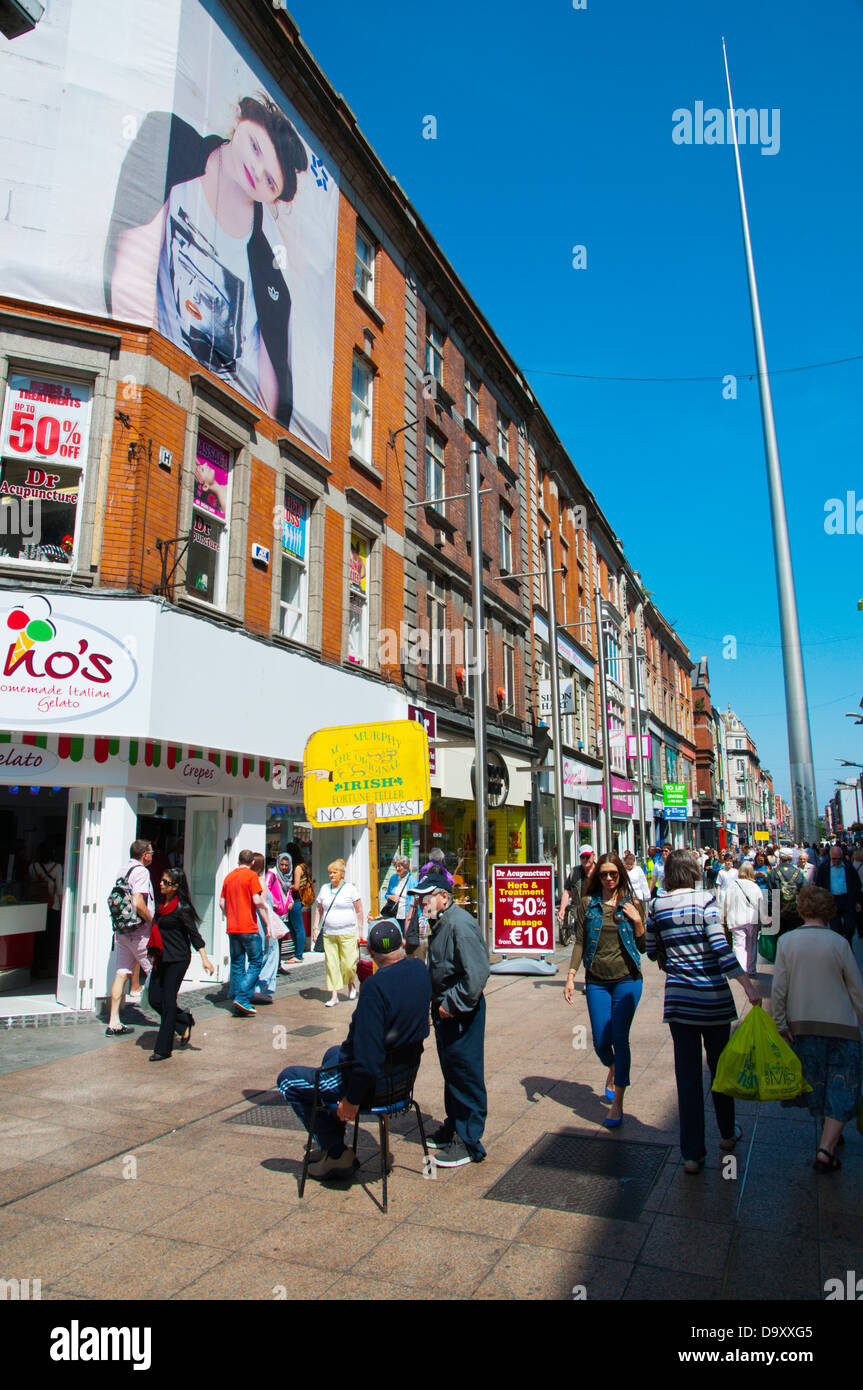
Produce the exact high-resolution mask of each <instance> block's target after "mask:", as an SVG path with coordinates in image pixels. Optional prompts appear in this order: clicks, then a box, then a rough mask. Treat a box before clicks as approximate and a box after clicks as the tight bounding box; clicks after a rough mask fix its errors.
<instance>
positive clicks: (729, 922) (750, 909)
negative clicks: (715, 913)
mask: <svg viewBox="0 0 863 1390" xmlns="http://www.w3.org/2000/svg"><path fill="white" fill-rule="evenodd" d="M763 903H764V899H763V897H762V896H761V889H760V888H759V887H758V884H757V883H756V882H755V872H754V870H753V868H752V865H751V864H741V866H740V870H739V872H738V875H737V877H736V878H733V879H731V881H730V882H729V883H728V885H727V887H726V889H725V894H724V896H723V902H722V916H723V921H724V923H725V926H726V927H727V928H728V930H729V932H730V933H731V949H732V951H733V952H734V954H735V956H736V957H737V959H738V960H739V961H740V964H741V966H742V967H743V969H744V970H745V971H746V973H747V975H753V976H754V975H755V974H756V973H757V971H756V969H755V966H756V961H757V958H758V932H759V930H760V917H761V915H762V913H763Z"/></svg>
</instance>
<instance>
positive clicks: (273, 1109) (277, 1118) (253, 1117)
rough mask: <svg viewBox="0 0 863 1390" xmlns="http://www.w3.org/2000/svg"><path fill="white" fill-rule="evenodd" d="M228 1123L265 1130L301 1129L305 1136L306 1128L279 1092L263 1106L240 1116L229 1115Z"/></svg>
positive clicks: (243, 1111) (254, 1107) (255, 1106)
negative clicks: (257, 1126) (258, 1126)
mask: <svg viewBox="0 0 863 1390" xmlns="http://www.w3.org/2000/svg"><path fill="white" fill-rule="evenodd" d="M227 1123H228V1124H229V1125H260V1126H261V1127H262V1128H263V1129H299V1130H302V1131H303V1133H304V1134H305V1127H304V1126H303V1125H301V1124H300V1122H299V1120H298V1119H297V1117H296V1115H295V1114H294V1112H293V1110H292V1109H291V1107H290V1106H289V1105H286V1104H285V1101H284V1098H283V1097H282V1095H281V1093H280V1092H279V1091H276V1092H275V1093H274V1095H273V1098H272V1099H271V1100H265V1101H264V1102H263V1103H262V1104H261V1105H253V1106H252V1107H251V1109H250V1110H241V1111H240V1113H239V1115H229V1116H228V1120H227Z"/></svg>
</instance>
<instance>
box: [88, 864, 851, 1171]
mask: <svg viewBox="0 0 863 1390" xmlns="http://www.w3.org/2000/svg"><path fill="white" fill-rule="evenodd" d="M151 862H152V846H151V845H150V844H149V842H147V841H135V842H134V843H133V844H132V846H131V847H130V859H129V862H128V864H126V865H125V866H123V871H122V873H121V875H120V877H119V878H118V880H117V885H116V887H115V895H116V902H115V904H114V906H112V909H111V910H112V916H114V919H115V924H116V923H119V922H121V920H122V922H123V923H124V925H123V926H122V928H120V927H117V926H116V925H115V931H116V932H117V935H116V937H115V940H116V944H117V971H116V976H115V980H114V986H113V988H112V995H111V1016H110V1019H109V1024H108V1028H107V1030H106V1031H107V1032H108V1033H109V1034H110V1035H112V1036H117V1035H121V1034H124V1033H128V1032H130V1031H131V1030H130V1029H129V1028H127V1027H125V1026H124V1025H123V1024H122V1023H121V1021H120V1017H119V1010H120V1006H121V1004H122V998H123V992H124V989H125V985H126V983H127V981H128V980H129V978H130V977H131V975H132V972H133V970H134V969H135V968H136V967H137V968H140V969H141V970H142V971H144V972H145V973H146V975H147V979H148V988H149V998H150V1003H151V1004H152V1006H153V1007H154V1009H155V1010H156V1012H157V1013H158V1014H159V1016H160V1028H159V1033H158V1037H157V1040H156V1044H155V1047H154V1051H153V1054H152V1057H151V1060H153V1061H163V1060H167V1059H168V1058H169V1057H170V1056H171V1055H172V1052H173V1047H174V1042H175V1039H177V1040H178V1045H179V1047H180V1048H184V1047H186V1046H188V1043H189V1039H190V1037H191V1033H192V1029H193V1027H194V1024H195V1020H194V1017H193V1016H192V1014H191V1013H189V1012H188V1011H187V1010H184V1009H182V1008H181V1007H180V1006H179V1004H178V991H179V988H180V984H181V982H182V980H183V977H184V975H185V974H186V972H187V970H188V967H189V964H190V961H191V954H192V951H193V950H197V951H198V952H199V953H200V955H201V960H202V964H203V968H204V969H205V970H206V971H207V972H208V973H210V974H212V973H213V965H212V963H211V962H210V960H209V958H208V956H207V951H206V946H205V943H204V940H203V938H202V936H201V933H200V931H199V927H198V923H199V918H198V914H197V912H196V910H195V906H194V904H193V903H192V901H191V898H190V895H189V890H188V884H187V883H186V879H185V875H184V874H183V871H182V869H179V868H167V869H166V870H165V872H164V873H163V874H162V875H161V877H160V883H159V889H160V894H161V897H162V899H163V901H162V903H161V905H160V906H159V907H158V908H157V907H156V906H155V903H154V895H153V893H152V889H151V887H150V872H149V865H150V863H151ZM327 875H328V880H329V881H328V883H325V884H323V885H322V887H321V888H320V890H319V891H317V890H316V889H315V886H314V882H313V880H312V877H311V872H310V868H309V866H308V865H307V864H306V862H305V860H304V857H303V853H302V849H301V847H300V846H299V845H296V844H291V845H290V846H289V848H288V849H287V850H286V851H283V852H282V853H281V854H280V855H279V856H278V857H277V858H275V859H274V860H272V861H271V864H270V867H269V869H268V870H267V869H266V866H265V861H264V858H263V856H262V855H260V854H256V853H254V852H253V851H251V850H241V851H240V853H239V855H238V863H237V867H236V868H235V869H234V870H232V871H231V872H230V873H229V874H228V875H227V877H226V878H225V881H224V883H223V885H222V889H221V894H220V899H219V902H220V907H221V911H222V913H223V914H224V917H225V919H226V920H225V925H226V931H227V935H228V941H229V948H230V962H231V970H230V983H229V989H228V996H229V998H230V999H231V1001H232V1002H233V1006H234V1011H235V1013H236V1014H237V1016H238V1017H243V1018H250V1017H253V1016H254V1014H255V1012H256V1004H260V1003H266V1002H271V1000H272V998H273V995H274V992H275V985H276V978H277V972H278V969H279V957H280V942H281V940H282V939H284V938H285V937H286V936H288V935H290V936H291V938H292V940H293V943H294V950H295V954H296V957H297V959H300V960H301V959H302V958H303V954H304V951H305V948H306V941H305V930H304V926H303V918H302V913H303V909H304V908H306V909H308V908H311V917H312V921H311V947H312V949H313V950H318V951H322V952H323V955H324V960H325V963H326V985H327V990H328V992H329V996H330V997H329V999H327V1001H326V1003H327V1006H328V1007H334V1006H335V1005H336V1004H338V1003H339V1002H340V997H341V996H340V991H343V990H344V991H346V992H347V999H348V1000H349V1001H356V1009H355V1010H354V1011H353V1012H352V1016H351V1022H350V1027H349V1030H348V1034H347V1037H346V1038H345V1041H344V1043H342V1044H341V1045H340V1047H338V1048H330V1049H329V1050H328V1052H327V1053H326V1054H325V1057H324V1060H323V1066H324V1067H326V1068H327V1069H328V1071H327V1080H326V1086H325V1088H324V1089H325V1093H326V1102H327V1103H326V1104H325V1105H324V1106H323V1108H322V1109H321V1110H319V1111H318V1112H317V1117H316V1120H315V1129H316V1132H315V1135H314V1140H315V1141H316V1142H317V1144H318V1149H317V1151H316V1152H315V1153H314V1154H313V1155H312V1158H311V1166H310V1168H309V1173H310V1174H311V1176H312V1177H319V1178H322V1177H334V1176H339V1175H346V1174H349V1173H350V1172H351V1171H352V1170H353V1168H354V1166H355V1164H356V1154H355V1153H354V1151H353V1149H352V1148H351V1147H350V1146H349V1145H348V1144H347V1142H346V1133H345V1126H346V1124H347V1123H349V1122H350V1121H351V1120H353V1119H355V1118H356V1115H357V1113H358V1110H359V1107H360V1106H361V1104H362V1102H363V1099H364V1097H366V1096H367V1095H368V1094H369V1092H370V1091H371V1090H374V1087H375V1085H376V1084H378V1083H379V1082H380V1080H381V1076H382V1074H383V1073H384V1071H385V1070H386V1069H389V1071H390V1072H392V1069H393V1068H395V1069H396V1071H397V1070H398V1068H399V1066H402V1067H404V1066H406V1065H407V1058H408V1055H409V1054H410V1056H412V1057H414V1058H415V1057H416V1048H417V1047H418V1046H421V1043H422V1041H423V1039H424V1038H425V1037H427V1035H428V1033H429V1030H430V1028H432V1029H433V1031H434V1037H435V1044H436V1050H437V1055H438V1061H439V1064H440V1068H441V1073H442V1076H443V1081H444V1099H443V1106H444V1118H443V1121H442V1123H441V1124H440V1126H439V1127H438V1129H437V1130H436V1131H434V1132H433V1133H432V1134H431V1135H430V1136H429V1139H428V1145H429V1147H430V1148H432V1149H434V1151H435V1158H436V1161H437V1163H438V1164H440V1165H441V1166H443V1167H447V1166H449V1167H460V1166H462V1165H464V1164H468V1163H470V1162H480V1161H482V1159H483V1158H484V1157H485V1147H484V1145H483V1142H482V1140H483V1133H484V1130H485V1124H486V1118H487V1095H486V1088H485V1063H484V1049H485V1016H486V1012H485V998H484V989H485V984H486V981H487V979H488V976H489V957H488V949H487V947H486V944H485V942H484V941H483V938H482V935H481V933H480V930H479V926H478V924H477V922H476V920H475V919H474V918H473V917H472V916H470V914H469V913H468V912H467V911H466V910H465V909H464V907H462V906H461V905H459V904H458V903H457V902H456V901H455V900H454V897H453V891H454V887H455V883H454V876H453V875H452V874H451V873H450V872H449V870H448V869H447V866H446V860H445V855H444V852H443V851H442V850H435V851H433V853H432V855H431V857H430V858H429V860H428V862H427V863H426V864H424V865H423V866H422V867H421V868H420V870H419V872H418V873H414V872H412V870H411V865H410V861H409V860H408V858H407V857H405V856H402V855H396V856H395V857H394V859H393V863H392V866H391V873H390V874H389V876H388V878H387V880H386V882H385V884H384V886H383V888H382V903H381V914H380V916H378V917H377V918H373V919H372V920H371V921H369V922H368V925H367V926H366V924H365V920H364V910H363V902H362V895H361V893H360V891H359V889H358V888H357V886H356V885H355V884H354V883H352V882H351V881H350V880H349V879H348V878H347V866H346V864H345V861H344V860H342V859H337V860H334V861H333V862H332V863H331V864H330V865H329V866H328V870H327ZM455 891H458V890H457V889H456V890H455ZM118 903H119V904H120V906H119V907H118V906H117V904H118ZM120 908H122V911H121V910H120ZM558 920H559V922H560V924H561V931H562V939H565V937H563V932H564V929H565V928H569V929H570V930H571V934H572V935H573V936H574V944H573V948H572V955H571V959H570V963H569V972H568V975H567V978H566V981H565V986H564V999H565V1001H566V1003H567V1004H568V1005H570V1006H572V1005H574V1004H575V1000H576V985H575V982H576V978H577V975H578V972H579V971H580V970H581V968H582V966H583V967H584V977H585V986H584V993H585V1001H586V1005H587V1013H588V1018H589V1021H590V1028H591V1034H592V1041H593V1048H594V1051H595V1053H596V1055H597V1057H598V1058H599V1060H600V1062H601V1063H602V1065H603V1066H604V1067H605V1068H606V1071H605V1075H604V1078H603V1082H602V1086H601V1090H602V1093H603V1095H604V1098H605V1100H606V1101H607V1102H608V1104H609V1110H608V1114H607V1116H606V1118H605V1121H604V1125H605V1127H606V1128H607V1129H617V1128H619V1127H620V1126H621V1125H622V1124H623V1122H624V1119H625V1114H624V1100H625V1096H626V1092H627V1089H628V1088H629V1086H630V1084H631V1068H632V1048H631V1043H630V1033H631V1029H632V1024H633V1020H634V1017H635V1013H636V1010H637V1008H638V1004H639V1001H640V998H641V994H642V989H643V979H642V960H643V958H644V957H645V956H646V958H647V959H648V960H651V961H655V962H656V963H657V964H658V965H659V967H660V969H661V970H662V971H663V972H664V974H665V991H664V1013H663V1018H664V1021H665V1022H666V1023H667V1024H668V1026H669V1030H670V1034H671V1040H672V1047H673V1056H674V1073H675V1081H676V1088H677V1100H678V1112H679V1126H680V1149H681V1154H682V1158H683V1165H684V1171H685V1172H686V1173H687V1174H697V1173H699V1172H700V1171H701V1169H702V1168H703V1166H704V1162H705V1158H706V1153H707V1142H708V1141H707V1135H706V1131H705V1118H704V1091H703V1084H704V1080H703V1071H704V1061H705V1060H706V1063H707V1070H708V1073H709V1076H710V1079H711V1081H712V1080H713V1078H714V1077H715V1075H716V1070H717V1066H718V1063H719V1059H720V1057H721V1054H722V1052H723V1049H724V1048H725V1047H726V1045H727V1043H728V1041H729V1038H730V1035H731V1030H732V1026H733V1024H734V1023H735V1021H736V1020H737V1004H736V1002H735V998H734V994H733V992H732V989H731V988H730V983H733V984H734V985H735V986H736V987H737V988H738V989H739V990H740V991H742V996H743V999H744V1000H745V1001H746V1002H748V1004H749V1005H751V1006H753V1007H760V1006H761V1004H762V995H761V988H760V985H761V984H763V982H764V981H763V979H762V980H759V975H758V964H757V962H758V955H759V953H760V954H761V955H762V957H763V958H764V959H766V960H767V961H768V962H770V963H773V962H774V961H775V971H774V975H773V992H772V1008H773V1014H774V1018H775V1021H776V1024H777V1027H778V1028H779V1030H780V1032H781V1033H782V1034H783V1035H784V1036H785V1037H786V1039H787V1040H788V1041H789V1042H790V1044H791V1046H792V1047H793V1049H794V1051H795V1052H796V1054H797V1056H798V1058H799V1059H800V1063H801V1067H802V1072H803V1076H804V1077H805V1079H806V1080H807V1082H808V1083H809V1085H810V1087H811V1090H809V1091H808V1092H807V1093H806V1094H805V1095H804V1096H801V1097H799V1098H797V1100H796V1101H795V1102H794V1103H797V1104H801V1105H806V1106H808V1108H809V1110H810V1112H811V1113H812V1114H813V1115H814V1116H815V1117H816V1119H818V1120H819V1121H820V1123H821V1129H820V1133H819V1143H818V1149H817V1153H816V1155H815V1166H816V1168H817V1170H818V1171H819V1172H822V1173H828V1172H833V1171H835V1170H836V1169H838V1168H839V1167H840V1166H841V1161H840V1159H839V1158H838V1156H837V1153H836V1149H837V1146H838V1145H839V1144H840V1143H841V1132H842V1127H843V1125H844V1124H846V1123H847V1122H848V1120H849V1119H852V1118H854V1117H855V1116H856V1114H857V1111H858V1109H859V1106H860V1099H861V1072H863V1067H861V1034H860V1027H861V1024H863V978H861V975H860V971H859V968H858V965H857V962H856V960H855V957H854V954H853V951H852V947H851V943H852V940H853V938H854V936H855V935H857V936H861V937H863V849H860V848H858V847H856V846H851V845H848V844H845V843H843V842H842V841H841V840H837V841H835V842H834V843H832V844H826V845H825V844H821V845H809V846H806V845H794V846H787V845H785V846H780V847H778V848H777V847H774V846H772V845H770V844H768V845H766V846H765V847H764V848H763V849H761V848H759V849H758V850H757V851H756V850H752V849H750V848H748V847H743V848H740V849H736V850H734V849H725V850H723V851H722V853H721V854H718V853H716V852H714V850H713V849H712V848H710V847H705V848H703V849H700V850H694V849H674V848H673V847H672V846H671V844H668V843H666V844H663V845H662V846H652V847H651V848H650V850H649V851H648V854H647V856H646V858H645V861H644V863H643V864H639V863H638V862H637V860H636V856H635V855H634V854H633V853H632V852H631V851H629V850H627V851H626V852H625V854H624V856H623V859H621V858H619V857H618V855H617V854H616V853H603V854H599V855H598V856H597V854H596V851H595V849H594V847H593V846H592V845H590V844H585V845H582V846H581V849H580V854H579V863H578V864H577V865H576V866H575V867H574V868H573V870H572V872H571V873H570V874H569V875H568V877H567V880H566V882H565V884H564V885H563V891H562V893H561V901H560V908H559V914H558ZM366 934H367V937H368V946H369V953H370V955H371V962H372V963H371V966H370V969H371V970H372V971H373V973H372V974H371V975H370V976H369V977H368V978H367V979H366V981H365V984H364V985H363V988H362V990H361V989H360V973H361V972H360V962H359V941H360V938H361V937H362V936H364V935H366ZM253 1001H254V1002H253ZM313 1078H314V1072H312V1071H310V1070H309V1069H308V1068H303V1067H296V1066H289V1067H287V1068H285V1069H284V1070H283V1072H282V1073H281V1075H280V1076H279V1078H278V1086H279V1089H280V1090H281V1091H282V1093H283V1095H284V1097H285V1099H286V1101H287V1102H288V1103H289V1104H290V1105H292V1106H293V1108H294V1110H295V1112H296V1113H297V1114H298V1115H299V1116H300V1118H302V1119H303V1120H304V1123H305V1124H306V1126H307V1127H308V1125H309V1124H311V1110H312V1099H311V1098H312V1096H313V1094H314V1084H313ZM711 1098H712V1102H713V1109H714V1113H715V1117H716V1123H717V1128H718V1131H719V1138H718V1144H719V1148H720V1149H721V1150H723V1151H725V1152H728V1151H730V1150H732V1149H733V1148H734V1147H735V1145H736V1144H737V1143H738V1141H739V1139H740V1138H741V1128H740V1126H739V1125H738V1124H737V1122H736V1119H735V1110H734V1102H733V1100H732V1099H731V1098H730V1097H728V1096H726V1095H723V1094H721V1093H718V1092H712V1093H711ZM327 1107H329V1108H327ZM310 1142H312V1141H311V1140H310Z"/></svg>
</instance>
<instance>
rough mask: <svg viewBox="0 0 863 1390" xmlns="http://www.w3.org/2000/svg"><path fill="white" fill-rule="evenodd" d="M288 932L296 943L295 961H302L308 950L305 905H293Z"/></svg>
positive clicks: (296, 902)
mask: <svg viewBox="0 0 863 1390" xmlns="http://www.w3.org/2000/svg"><path fill="white" fill-rule="evenodd" d="M288 931H289V932H290V933H291V936H292V937H293V942H294V960H302V958H303V956H304V954H305V950H306V929H305V927H304V926H303V905H302V903H301V902H299V901H295V902H293V903H291V910H290V912H289V914H288Z"/></svg>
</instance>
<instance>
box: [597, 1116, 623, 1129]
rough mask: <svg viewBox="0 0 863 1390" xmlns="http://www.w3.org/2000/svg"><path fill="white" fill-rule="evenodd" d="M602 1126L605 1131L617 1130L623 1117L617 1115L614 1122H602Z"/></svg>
mask: <svg viewBox="0 0 863 1390" xmlns="http://www.w3.org/2000/svg"><path fill="white" fill-rule="evenodd" d="M602 1124H603V1127H604V1128H605V1129H619V1128H620V1126H621V1125H622V1124H623V1116H622V1115H618V1117H617V1119H616V1120H612V1119H608V1120H603V1122H602Z"/></svg>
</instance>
